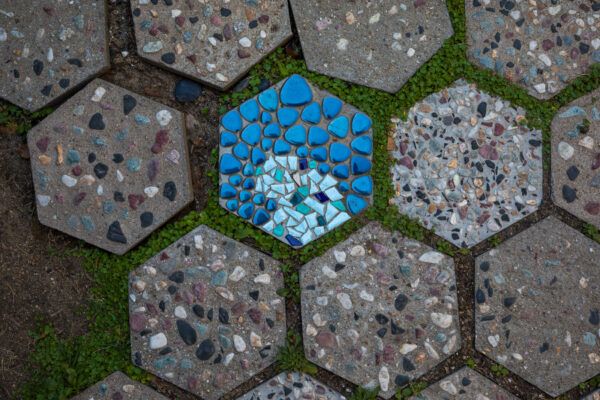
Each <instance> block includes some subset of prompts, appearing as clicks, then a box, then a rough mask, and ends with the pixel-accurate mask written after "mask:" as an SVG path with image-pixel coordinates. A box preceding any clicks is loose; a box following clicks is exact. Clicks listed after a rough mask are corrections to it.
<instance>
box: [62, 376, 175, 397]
mask: <svg viewBox="0 0 600 400" xmlns="http://www.w3.org/2000/svg"><path fill="white" fill-rule="evenodd" d="M142 399H143V400H168V398H167V397H165V396H163V395H161V394H160V393H158V392H156V391H154V390H152V389H150V388H149V387H148V386H144V385H142V384H141V383H139V382H136V381H134V380H131V379H129V377H128V376H127V375H125V374H124V373H122V372H115V373H113V374H112V375H110V376H108V377H107V378H106V379H104V380H103V381H101V382H98V383H96V384H95V385H94V386H92V387H90V388H88V389H86V390H85V391H84V392H82V393H81V394H79V395H77V396H75V397H73V398H72V399H71V400H142Z"/></svg>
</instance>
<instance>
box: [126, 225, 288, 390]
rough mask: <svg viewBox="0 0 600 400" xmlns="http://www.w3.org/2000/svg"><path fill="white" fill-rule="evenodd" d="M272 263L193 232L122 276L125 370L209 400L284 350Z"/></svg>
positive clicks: (278, 284) (277, 276)
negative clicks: (128, 361) (128, 363)
mask: <svg viewBox="0 0 600 400" xmlns="http://www.w3.org/2000/svg"><path fill="white" fill-rule="evenodd" d="M282 287H283V276H282V274H281V271H280V269H279V263H278V262H276V261H275V260H273V259H271V258H269V257H267V256H265V255H263V254H261V253H259V252H258V251H256V250H254V249H252V248H250V247H248V246H245V245H243V244H240V243H238V242H235V241H233V240H231V239H229V238H227V237H226V236H224V235H222V234H220V233H218V232H216V231H213V230H212V229H209V228H207V227H206V226H200V227H199V228H197V229H195V230H194V231H192V232H190V233H188V234H187V235H185V236H184V237H183V238H181V239H180V240H178V241H177V242H175V243H173V244H172V245H171V246H169V247H167V248H166V249H165V250H164V251H162V252H161V253H160V254H158V255H156V256H155V257H153V258H151V259H149V260H148V261H146V262H145V263H144V265H142V266H141V267H140V268H138V269H137V270H135V271H134V272H132V273H131V275H130V277H129V313H130V315H129V325H130V328H131V353H132V360H133V363H134V364H135V365H137V366H139V367H141V368H143V369H145V370H147V371H149V372H151V373H153V374H155V375H158V376H160V377H161V378H163V379H165V380H167V381H169V382H172V383H173V384H175V385H177V386H179V387H181V388H183V389H185V390H188V391H190V392H192V393H195V394H197V395H198V396H201V397H202V398H204V399H207V400H211V399H216V398H218V397H220V396H222V395H223V394H224V393H226V392H228V391H230V390H231V389H233V388H234V387H236V386H238V385H239V384H241V383H243V382H244V381H246V380H247V379H248V378H250V377H252V376H254V375H255V374H257V373H259V372H260V371H261V370H263V369H264V368H266V367H267V366H269V365H270V364H271V363H272V362H273V361H274V360H275V357H276V355H277V350H278V348H279V346H283V345H284V343H285V334H286V325H285V303H284V301H283V299H282V298H281V297H279V296H278V295H277V294H276V291H277V290H279V289H281V288H282Z"/></svg>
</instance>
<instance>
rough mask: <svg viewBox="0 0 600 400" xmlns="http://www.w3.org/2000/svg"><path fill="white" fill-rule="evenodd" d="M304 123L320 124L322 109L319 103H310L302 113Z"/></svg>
mask: <svg viewBox="0 0 600 400" xmlns="http://www.w3.org/2000/svg"><path fill="white" fill-rule="evenodd" d="M301 118H302V120H303V121H306V122H310V123H311V124H318V123H319V121H320V120H321V107H319V104H318V103H310V104H309V105H307V106H306V107H305V108H304V110H303V111H302V116H301Z"/></svg>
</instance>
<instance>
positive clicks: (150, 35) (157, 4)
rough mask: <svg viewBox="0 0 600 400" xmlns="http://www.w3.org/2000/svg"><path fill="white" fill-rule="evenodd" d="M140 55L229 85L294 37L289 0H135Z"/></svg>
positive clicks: (191, 75)
mask: <svg viewBox="0 0 600 400" xmlns="http://www.w3.org/2000/svg"><path fill="white" fill-rule="evenodd" d="M131 9H132V13H133V21H134V23H135V36H136V42H137V48H138V54H139V55H140V56H141V57H142V58H145V59H147V60H148V61H150V62H153V63H155V64H158V65H159V66H160V67H163V68H166V69H169V70H172V71H174V72H175V73H179V74H182V75H185V76H188V77H189V78H191V79H196V80H200V81H202V82H203V83H205V84H207V85H210V86H212V87H215V88H217V89H222V90H225V89H228V88H229V87H230V86H231V85H233V84H234V83H235V82H236V81H237V80H238V79H239V78H241V77H242V76H244V74H245V73H246V72H248V70H249V69H250V68H251V67H252V66H253V65H255V64H256V63H258V62H259V61H260V60H262V59H263V58H264V57H265V56H267V55H268V54H269V53H270V52H271V51H273V50H275V49H276V48H277V47H279V46H280V45H281V44H282V43H284V42H285V41H286V40H288V39H289V38H290V37H291V36H292V31H291V27H290V20H289V11H288V5H287V1H285V0H213V1H205V0H201V1H189V0H185V1H184V0H168V1H163V0H160V1H158V0H151V1H150V0H132V1H131Z"/></svg>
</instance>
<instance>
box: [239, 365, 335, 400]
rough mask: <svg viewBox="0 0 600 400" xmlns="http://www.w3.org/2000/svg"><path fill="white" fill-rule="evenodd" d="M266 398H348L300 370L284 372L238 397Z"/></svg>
mask: <svg viewBox="0 0 600 400" xmlns="http://www.w3.org/2000/svg"><path fill="white" fill-rule="evenodd" d="M266 399H272V400H278V399H294V400H298V399H306V400H317V399H318V400H345V399H346V398H345V397H344V396H342V395H341V394H339V393H338V392H336V391H334V390H332V389H330V388H328V387H327V386H325V385H323V384H322V383H321V382H319V381H317V380H316V379H313V378H312V377H310V376H309V375H306V374H302V373H298V372H293V373H287V372H282V373H281V374H279V375H277V376H276V377H274V378H272V379H269V380H268V381H266V382H265V383H263V384H261V385H260V386H258V387H257V388H255V389H254V390H251V391H250V392H248V393H246V394H245V395H243V396H241V397H238V400H266Z"/></svg>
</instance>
